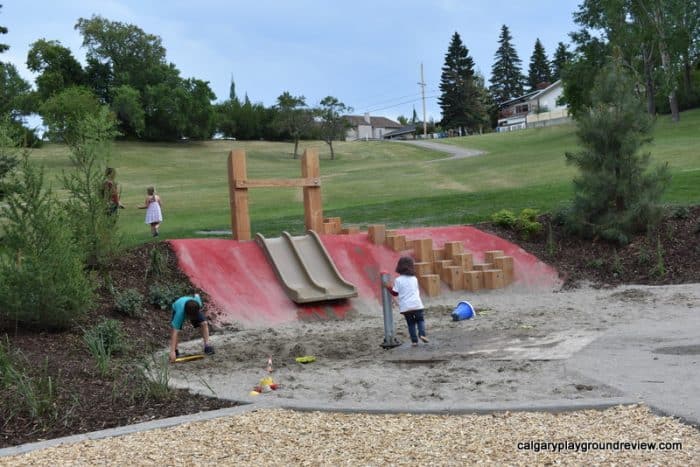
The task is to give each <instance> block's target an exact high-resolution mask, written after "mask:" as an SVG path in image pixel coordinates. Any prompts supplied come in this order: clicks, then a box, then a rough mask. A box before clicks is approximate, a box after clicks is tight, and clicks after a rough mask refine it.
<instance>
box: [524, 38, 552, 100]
mask: <svg viewBox="0 0 700 467" xmlns="http://www.w3.org/2000/svg"><path fill="white" fill-rule="evenodd" d="M527 79H528V84H529V85H530V90H531V91H534V90H536V89H537V88H538V86H539V85H541V84H543V83H549V84H551V82H552V71H551V68H550V65H549V60H547V53H546V52H545V51H544V46H543V45H542V42H540V39H539V38H538V39H537V40H536V41H535V50H533V52H532V56H531V57H530V69H529V71H528V75H527Z"/></svg>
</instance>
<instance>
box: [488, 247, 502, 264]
mask: <svg viewBox="0 0 700 467" xmlns="http://www.w3.org/2000/svg"><path fill="white" fill-rule="evenodd" d="M497 256H505V255H504V254H503V250H490V251H486V252H484V263H492V264H493V259H494V258H496V257H497Z"/></svg>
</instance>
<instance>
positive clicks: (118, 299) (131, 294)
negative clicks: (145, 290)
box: [114, 289, 144, 318]
mask: <svg viewBox="0 0 700 467" xmlns="http://www.w3.org/2000/svg"><path fill="white" fill-rule="evenodd" d="M143 300H144V297H143V294H141V292H139V291H138V290H136V289H126V290H124V291H117V292H115V294H114V307H115V308H116V309H117V311H118V312H119V313H121V314H123V315H126V316H128V317H130V318H139V317H141V316H143V314H144V309H143Z"/></svg>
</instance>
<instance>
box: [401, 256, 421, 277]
mask: <svg viewBox="0 0 700 467" xmlns="http://www.w3.org/2000/svg"><path fill="white" fill-rule="evenodd" d="M396 273H397V274H401V275H402V276H415V275H416V271H415V269H414V268H413V258H411V257H410V256H402V257H401V258H399V262H398V263H397V264H396Z"/></svg>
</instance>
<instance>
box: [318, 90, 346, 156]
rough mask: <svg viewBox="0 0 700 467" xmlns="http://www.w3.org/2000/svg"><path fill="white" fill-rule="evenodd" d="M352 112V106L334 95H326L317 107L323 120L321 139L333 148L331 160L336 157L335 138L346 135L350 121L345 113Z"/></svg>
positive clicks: (341, 137) (340, 138)
mask: <svg viewBox="0 0 700 467" xmlns="http://www.w3.org/2000/svg"><path fill="white" fill-rule="evenodd" d="M350 112H352V108H351V107H348V106H347V105H345V104H343V103H342V102H340V101H339V100H338V98H336V97H333V96H326V97H324V98H323V99H322V100H321V106H320V107H319V108H318V109H317V116H318V117H319V119H320V120H321V126H320V133H321V139H323V141H325V142H326V144H327V145H328V146H329V147H330V149H331V160H333V159H335V152H334V151H333V140H335V139H339V140H342V139H343V137H344V136H345V131H346V130H347V128H348V126H349V122H348V121H347V119H345V118H344V115H346V114H348V113H350Z"/></svg>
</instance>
